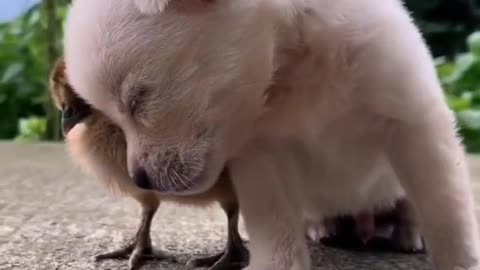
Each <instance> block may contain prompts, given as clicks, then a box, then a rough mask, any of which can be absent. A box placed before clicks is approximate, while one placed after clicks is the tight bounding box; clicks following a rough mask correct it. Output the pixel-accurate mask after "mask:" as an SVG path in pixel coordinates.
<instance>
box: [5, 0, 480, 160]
mask: <svg viewBox="0 0 480 270" xmlns="http://www.w3.org/2000/svg"><path fill="white" fill-rule="evenodd" d="M68 2H69V1H68V0H44V1H42V2H41V4H38V5H36V6H34V7H32V8H31V9H30V10H28V11H27V12H26V13H25V14H24V15H23V16H21V17H19V18H18V19H16V20H14V21H12V22H9V23H4V24H0V139H16V140H20V141H38V140H59V139H61V137H60V130H59V118H58V112H56V110H55V109H54V108H53V106H52V104H51V101H50V99H49V95H48V90H47V87H48V74H49V70H50V69H51V67H52V64H53V61H54V60H55V58H56V57H58V56H59V55H61V52H62V48H61V43H62V42H61V41H62V27H61V26H62V22H63V21H64V18H65V15H66V11H67V8H68ZM477 2H479V4H476V3H477ZM405 5H406V6H407V8H408V9H409V10H410V11H411V12H412V15H413V17H414V18H415V21H416V23H417V24H418V26H419V27H420V29H421V30H422V32H423V35H424V36H425V39H426V41H427V43H428V45H429V46H430V48H431V51H432V54H433V55H434V56H435V57H436V62H437V67H438V73H439V75H440V78H441V80H442V83H443V84H444V89H445V92H446V94H447V98H448V102H449V104H450V106H451V108H452V109H453V110H455V112H456V114H457V118H458V121H459V129H460V132H461V134H462V136H463V138H464V142H465V144H466V146H467V149H468V151H470V152H480V32H476V31H477V30H480V29H479V28H478V26H479V18H480V15H479V14H480V10H479V8H478V7H477V5H478V6H480V1H474V0H405ZM392 34H394V33H392Z"/></svg>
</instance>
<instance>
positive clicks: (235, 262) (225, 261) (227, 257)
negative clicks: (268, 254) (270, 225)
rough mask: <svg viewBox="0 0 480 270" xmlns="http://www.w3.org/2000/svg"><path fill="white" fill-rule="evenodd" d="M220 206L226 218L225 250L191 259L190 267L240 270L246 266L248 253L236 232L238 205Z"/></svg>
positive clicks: (226, 204) (222, 204) (230, 203)
mask: <svg viewBox="0 0 480 270" xmlns="http://www.w3.org/2000/svg"><path fill="white" fill-rule="evenodd" d="M221 206H222V208H223V210H224V211H225V214H226V215H227V218H228V238H227V244H226V246H225V249H224V250H223V251H221V252H220V253H218V254H215V255H212V256H208V257H202V258H196V259H192V260H190V261H189V262H188V265H189V266H192V267H209V268H208V270H230V269H242V268H244V267H245V266H246V265H247V264H248V260H249V253H248V250H247V248H246V247H245V244H244V241H243V240H242V238H241V236H240V233H239V231H238V218H239V215H240V210H239V206H238V203H237V202H236V201H235V202H228V203H222V202H221Z"/></svg>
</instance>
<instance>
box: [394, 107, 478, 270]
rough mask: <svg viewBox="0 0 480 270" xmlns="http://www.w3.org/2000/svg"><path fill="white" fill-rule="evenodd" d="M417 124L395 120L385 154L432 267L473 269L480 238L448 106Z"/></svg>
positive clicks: (462, 156) (437, 268)
mask: <svg viewBox="0 0 480 270" xmlns="http://www.w3.org/2000/svg"><path fill="white" fill-rule="evenodd" d="M435 118H436V119H429V121H420V122H421V123H416V124H411V123H409V124H407V123H396V126H395V129H394V130H393V137H392V139H393V140H392V142H391V144H390V145H389V156H390V159H391V162H392V165H393V167H394V169H395V171H396V173H397V174H398V176H399V178H400V179H401V181H402V184H403V186H404V187H405V189H406V191H407V196H408V197H409V199H411V201H412V203H413V205H414V207H415V209H416V210H418V213H419V219H420V220H419V221H420V223H421V225H422V233H423V235H424V237H425V240H426V245H427V250H428V251H429V252H430V253H431V255H432V259H433V264H434V267H435V269H436V270H465V269H468V270H473V269H475V270H478V269H480V262H479V259H480V258H479V255H480V253H479V252H480V251H479V246H478V241H479V238H478V237H479V236H478V231H477V221H476V218H475V215H474V213H475V211H474V200H473V196H472V195H473V194H472V189H471V185H470V182H469V175H468V169H467V164H466V160H465V154H464V152H463V148H462V146H461V144H460V140H459V139H458V138H457V134H456V132H455V126H454V117H453V115H452V114H451V113H450V112H449V111H448V110H447V109H445V110H444V113H442V112H440V113H439V114H438V115H437V116H436V117H435Z"/></svg>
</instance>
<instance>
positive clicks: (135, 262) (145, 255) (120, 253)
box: [95, 194, 175, 270]
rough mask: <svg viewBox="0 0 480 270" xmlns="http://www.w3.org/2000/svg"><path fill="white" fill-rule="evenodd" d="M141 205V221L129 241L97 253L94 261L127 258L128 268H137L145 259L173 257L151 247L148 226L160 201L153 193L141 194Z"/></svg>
mask: <svg viewBox="0 0 480 270" xmlns="http://www.w3.org/2000/svg"><path fill="white" fill-rule="evenodd" d="M138 201H139V202H140V203H141V205H142V214H141V221H140V224H139V226H138V229H137V233H136V235H135V237H134V238H133V239H132V240H130V242H129V243H128V244H127V245H125V246H124V247H121V248H119V249H117V250H114V251H110V252H106V253H102V254H98V255H97V256H95V260H96V261H102V260H106V259H128V269H129V270H135V269H138V268H139V267H140V266H141V265H142V264H143V263H144V262H145V261H147V260H166V259H168V260H170V261H175V259H174V258H173V257H172V256H170V255H167V254H166V253H164V252H163V251H160V250H156V249H154V248H153V247H152V240H151V238H150V228H151V224H152V219H153V216H154V215H155V213H156V212H157V209H158V207H159V205H160V201H159V200H158V198H156V197H155V195H153V194H148V195H143V196H141V197H140V198H138Z"/></svg>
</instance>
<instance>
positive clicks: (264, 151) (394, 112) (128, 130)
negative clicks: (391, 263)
mask: <svg viewBox="0 0 480 270" xmlns="http://www.w3.org/2000/svg"><path fill="white" fill-rule="evenodd" d="M133 2H135V4H134V3H133ZM155 2H157V4H158V5H155ZM199 2H202V1H201V0H191V3H192V8H191V9H189V8H188V6H186V5H185V1H181V0H172V1H169V3H168V5H166V6H165V5H163V4H162V3H166V1H152V0H136V1H133V0H103V1H97V0H82V1H76V2H75V3H74V5H73V8H72V10H71V13H70V16H69V21H68V24H67V30H66V44H65V45H66V47H65V49H66V51H65V52H66V62H67V66H68V70H69V76H70V79H71V82H72V84H73V86H74V88H75V89H78V91H79V94H80V95H81V96H82V97H83V98H84V99H86V100H87V101H88V102H90V103H91V104H92V105H93V106H95V107H96V108H98V109H100V110H101V111H103V112H104V113H105V114H106V115H108V116H109V117H110V118H111V119H112V120H113V121H114V122H115V123H117V124H118V125H119V126H120V127H121V128H122V130H123V131H124V133H125V135H126V138H127V144H128V159H129V169H130V173H131V174H133V171H134V170H135V169H136V168H137V167H138V166H144V167H147V168H149V170H150V171H149V173H151V175H152V179H154V180H155V177H157V176H156V175H157V174H158V173H159V172H160V171H161V170H162V169H165V168H162V167H161V166H160V167H158V166H156V165H152V164H158V163H155V162H156V161H155V160H153V159H154V158H153V156H158V154H156V153H163V152H164V151H166V150H165V149H176V150H175V151H177V152H178V154H179V155H180V156H182V157H185V159H188V158H191V157H192V156H193V157H195V158H198V157H202V158H203V159H202V162H201V163H197V164H196V165H198V166H203V169H204V171H203V174H202V175H201V176H198V175H192V176H191V177H192V179H193V178H195V179H196V180H195V181H197V182H198V184H197V185H196V186H194V187H192V188H191V189H190V190H188V191H185V194H188V193H189V192H191V193H195V192H202V191H204V190H206V189H208V188H210V187H211V186H212V185H213V183H214V181H215V179H216V176H217V175H218V173H219V172H220V169H221V167H222V166H223V164H224V162H226V161H228V163H229V165H230V166H231V168H232V175H233V181H234V184H235V188H236V192H237V193H238V197H239V200H240V205H241V208H242V212H243V215H244V218H245V222H246V226H247V230H248V233H249V235H250V239H251V245H250V246H251V254H252V256H251V264H250V266H249V268H248V269H249V270H305V269H309V268H310V260H309V254H308V250H307V248H306V244H305V239H304V227H303V225H304V224H303V223H302V220H304V219H305V218H307V219H308V220H316V219H321V218H322V217H324V216H329V215H334V214H339V213H350V212H352V211H356V210H359V209H364V208H371V207H377V206H382V205H384V204H388V203H390V202H391V201H392V195H395V196H402V193H403V190H405V191H406V194H407V196H408V198H409V199H410V200H411V201H412V204H413V206H414V208H415V210H416V211H417V213H418V216H419V222H420V225H421V226H422V228H423V234H424V236H425V238H426V242H427V248H428V249H429V251H430V252H431V255H432V259H433V260H432V261H433V264H434V267H435V269H436V270H479V269H480V262H479V259H480V257H479V255H480V253H479V252H480V251H479V236H478V231H477V222H476V219H475V215H474V200H473V195H472V192H471V187H470V180H469V175H468V170H467V165H466V162H465V153H464V149H463V147H462V144H461V141H460V139H459V138H458V137H457V131H456V126H455V118H454V114H453V113H452V112H451V111H450V110H449V108H448V106H447V104H446V102H445V100H444V96H443V93H442V89H441V86H440V83H439V80H438V78H437V75H436V72H435V68H434V65H433V61H432V58H431V56H430V54H429V52H428V50H427V48H426V46H425V43H424V41H423V40H422V38H421V35H420V34H419V31H418V30H417V28H416V27H415V26H414V24H413V23H412V22H411V18H410V17H409V15H408V13H407V11H406V10H405V8H404V7H403V6H402V5H401V3H400V1H398V0H319V1H307V0H257V1H236V0H223V1H208V2H209V4H208V5H198V3H199ZM152 4H153V5H152ZM177 5H178V6H177ZM138 6H140V7H142V8H141V9H138V8H137V7H138ZM160 6H161V7H162V8H161V9H159V8H157V7H160ZM147 7H152V9H153V10H152V11H151V12H150V11H148V10H145V9H146V8H147ZM139 10H141V11H139ZM147 11H148V12H147ZM138 85H147V86H148V87H147V88H149V90H148V91H149V92H148V98H146V100H145V101H144V102H143V104H142V106H143V109H142V116H141V117H138V116H135V115H132V114H131V113H129V110H128V109H126V108H125V107H126V105H125V104H126V103H128V102H126V99H128V98H125V96H128V94H129V93H132V91H136V90H135V89H136V87H137V86H138ZM127 107H128V106H127ZM199 125H200V126H202V127H204V128H206V129H207V130H208V132H207V134H209V136H208V137H205V138H204V137H201V136H200V137H199V136H197V135H196V134H197V133H196V132H197V131H196V129H195V128H194V127H197V126H199ZM202 134H203V133H202ZM207 153H208V154H207ZM145 156H147V157H152V159H148V158H147V159H145V158H144V157H145ZM159 159H161V157H159ZM145 160H147V161H145ZM198 166H197V167H196V169H198ZM395 196H394V197H395Z"/></svg>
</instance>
